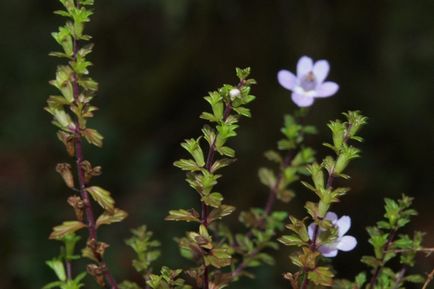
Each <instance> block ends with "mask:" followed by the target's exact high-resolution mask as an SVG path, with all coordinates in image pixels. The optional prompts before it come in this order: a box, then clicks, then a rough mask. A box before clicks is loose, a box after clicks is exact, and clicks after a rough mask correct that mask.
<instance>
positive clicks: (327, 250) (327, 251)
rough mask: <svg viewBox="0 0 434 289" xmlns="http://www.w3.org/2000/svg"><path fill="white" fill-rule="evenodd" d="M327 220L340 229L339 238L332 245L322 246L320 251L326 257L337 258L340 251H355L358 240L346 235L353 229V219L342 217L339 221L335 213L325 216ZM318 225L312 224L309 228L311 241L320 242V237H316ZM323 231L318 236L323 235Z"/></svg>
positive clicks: (319, 248)
mask: <svg viewBox="0 0 434 289" xmlns="http://www.w3.org/2000/svg"><path fill="white" fill-rule="evenodd" d="M325 219H326V220H329V221H330V222H331V223H332V225H333V226H335V227H336V228H337V229H338V237H337V239H336V240H334V241H332V242H330V243H323V244H320V246H319V247H318V251H319V252H320V253H321V255H323V256H324V257H336V255H337V254H338V250H340V251H344V252H348V251H351V250H353V249H354V248H355V247H356V245H357V240H356V238H354V237H353V236H348V235H345V233H347V232H348V230H349V229H350V227H351V218H350V217H348V216H342V217H340V218H339V219H338V216H337V215H336V214H335V213H333V212H328V213H327V214H326V216H325ZM316 228H317V225H316V224H315V223H312V224H310V225H309V227H308V234H309V238H310V239H311V240H313V239H316V242H318V236H316V237H315V236H314V235H315V231H316ZM321 231H322V230H321V229H320V230H319V232H317V234H321Z"/></svg>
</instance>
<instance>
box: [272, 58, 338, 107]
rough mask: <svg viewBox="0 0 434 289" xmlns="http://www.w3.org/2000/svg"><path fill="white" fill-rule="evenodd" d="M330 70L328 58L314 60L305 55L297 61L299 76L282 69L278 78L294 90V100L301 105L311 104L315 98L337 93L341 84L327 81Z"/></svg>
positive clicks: (281, 82)
mask: <svg viewBox="0 0 434 289" xmlns="http://www.w3.org/2000/svg"><path fill="white" fill-rule="evenodd" d="M329 70H330V65H329V63H328V61H327V60H319V61H317V62H315V63H314V62H313V61H312V59H311V58H310V57H307V56H303V57H301V58H300V60H299V61H298V63H297V76H295V75H294V74H293V73H292V72H290V71H288V70H280V71H279V72H278V73H277V79H278V81H279V83H280V85H281V86H283V87H284V88H286V89H288V90H290V91H292V101H294V103H295V104H296V105H298V106H299V107H307V106H311V105H312V104H313V102H314V100H315V98H324V97H329V96H332V95H333V94H335V93H336V92H337V91H338V89H339V85H338V84H337V83H335V82H332V81H325V79H326V77H327V75H328V73H329Z"/></svg>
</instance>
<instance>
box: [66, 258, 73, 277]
mask: <svg viewBox="0 0 434 289" xmlns="http://www.w3.org/2000/svg"><path fill="white" fill-rule="evenodd" d="M65 267H66V278H67V279H68V280H72V265H71V261H69V260H66V261H65Z"/></svg>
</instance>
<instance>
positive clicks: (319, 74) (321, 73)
mask: <svg viewBox="0 0 434 289" xmlns="http://www.w3.org/2000/svg"><path fill="white" fill-rule="evenodd" d="M329 71H330V64H329V62H328V61H327V60H319V61H317V62H315V64H314V66H313V73H314V74H315V77H316V80H317V81H318V83H323V81H324V80H325V79H326V77H327V75H328V74H329Z"/></svg>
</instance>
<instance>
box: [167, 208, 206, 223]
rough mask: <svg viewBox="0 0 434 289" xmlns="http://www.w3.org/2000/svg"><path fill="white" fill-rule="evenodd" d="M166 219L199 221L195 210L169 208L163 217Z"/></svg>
mask: <svg viewBox="0 0 434 289" xmlns="http://www.w3.org/2000/svg"><path fill="white" fill-rule="evenodd" d="M165 220H166V221H185V222H198V223H200V219H199V214H198V213H197V212H196V211H195V210H190V211H187V210H183V209H181V210H171V211H169V215H168V216H167V217H166V218H165Z"/></svg>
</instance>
